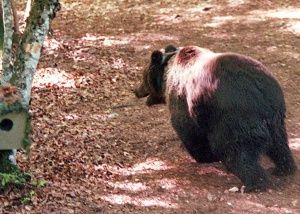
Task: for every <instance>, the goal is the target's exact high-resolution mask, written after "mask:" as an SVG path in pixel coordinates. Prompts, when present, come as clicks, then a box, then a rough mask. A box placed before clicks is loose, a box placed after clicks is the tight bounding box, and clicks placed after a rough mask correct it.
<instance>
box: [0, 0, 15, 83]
mask: <svg viewBox="0 0 300 214" xmlns="http://www.w3.org/2000/svg"><path fill="white" fill-rule="evenodd" d="M2 7H3V9H2V10H3V16H4V19H3V26H4V38H3V62H2V63H3V66H2V67H3V69H2V79H1V85H4V84H7V83H8V82H9V79H10V77H11V75H12V66H11V58H12V56H11V55H12V37H13V29H12V14H11V5H10V0H3V3H2Z"/></svg>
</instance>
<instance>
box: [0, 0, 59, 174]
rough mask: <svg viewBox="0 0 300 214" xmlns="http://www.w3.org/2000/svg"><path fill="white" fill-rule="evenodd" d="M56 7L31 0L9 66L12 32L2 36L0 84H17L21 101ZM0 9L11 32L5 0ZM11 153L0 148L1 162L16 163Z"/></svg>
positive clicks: (48, 0) (52, 1) (55, 1)
mask: <svg viewBox="0 0 300 214" xmlns="http://www.w3.org/2000/svg"><path fill="white" fill-rule="evenodd" d="M59 9H60V4H59V0H34V3H33V5H32V9H31V11H30V15H29V18H28V19H27V23H26V28H25V31H24V33H23V35H22V37H21V42H20V44H19V47H18V49H17V52H16V57H15V62H14V64H13V66H11V45H12V38H11V37H12V35H10V34H8V35H6V37H4V43H6V46H8V47H9V46H10V51H9V48H7V50H6V54H5V55H6V56H5V59H4V56H3V71H2V80H1V84H4V83H8V82H9V83H10V84H12V85H14V86H17V87H18V89H19V92H20V94H21V96H22V98H23V101H24V102H25V103H27V104H29V101H30V94H31V85H32V80H33V76H34V73H35V70H36V67H37V64H38V61H39V58H40V54H41V49H42V46H43V42H44V40H45V38H46V36H47V35H48V32H49V29H50V24H51V21H52V20H53V18H54V17H55V14H56V12H57V11H58V10H59ZM3 13H4V17H5V18H4V20H5V21H4V22H5V34H6V32H7V31H11V32H12V21H11V7H10V2H9V0H3ZM6 28H8V29H6ZM7 33H9V32H7ZM6 46H5V47H6ZM3 52H5V51H3ZM15 157H16V156H15V150H9V151H7V150H2V151H0V162H1V163H10V165H12V166H13V165H16V163H15V162H16V161H15ZM8 168H9V167H8ZM0 172H1V169H0Z"/></svg>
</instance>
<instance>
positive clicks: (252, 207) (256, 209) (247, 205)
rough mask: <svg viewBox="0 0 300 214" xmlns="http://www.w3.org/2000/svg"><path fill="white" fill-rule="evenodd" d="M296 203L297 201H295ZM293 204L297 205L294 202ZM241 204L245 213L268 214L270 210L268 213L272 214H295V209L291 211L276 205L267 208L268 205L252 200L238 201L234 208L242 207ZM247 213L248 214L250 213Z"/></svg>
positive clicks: (234, 203)
mask: <svg viewBox="0 0 300 214" xmlns="http://www.w3.org/2000/svg"><path fill="white" fill-rule="evenodd" d="M295 201H297V200H296V199H295ZM292 203H295V202H294V201H293V202H292ZM240 204H243V209H242V210H244V211H245V212H247V211H248V212H249V211H250V213H262V212H264V211H265V212H266V211H267V210H268V212H271V213H290V214H292V213H295V212H294V211H295V210H294V209H290V208H285V207H281V206H278V205H275V206H273V207H272V206H266V205H263V204H261V203H258V202H254V201H251V200H242V201H240V200H237V201H236V202H232V206H240ZM248 212H247V213H248Z"/></svg>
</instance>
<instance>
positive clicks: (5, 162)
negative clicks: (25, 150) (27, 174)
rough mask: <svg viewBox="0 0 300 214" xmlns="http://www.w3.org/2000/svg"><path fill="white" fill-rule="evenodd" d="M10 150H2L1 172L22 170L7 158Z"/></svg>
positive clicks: (0, 153) (0, 158) (0, 157)
mask: <svg viewBox="0 0 300 214" xmlns="http://www.w3.org/2000/svg"><path fill="white" fill-rule="evenodd" d="M9 153H10V150H2V151H1V152H0V172H1V173H19V172H20V170H19V169H18V167H17V166H16V165H12V164H11V162H10V160H9V159H8V158H7V157H8V155H9Z"/></svg>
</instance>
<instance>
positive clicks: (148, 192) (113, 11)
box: [0, 0, 300, 214]
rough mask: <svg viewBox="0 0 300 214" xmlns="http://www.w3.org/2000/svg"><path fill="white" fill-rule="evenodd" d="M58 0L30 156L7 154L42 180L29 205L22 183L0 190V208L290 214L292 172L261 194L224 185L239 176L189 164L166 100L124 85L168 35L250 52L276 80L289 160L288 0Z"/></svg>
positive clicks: (172, 40) (299, 101)
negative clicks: (150, 103) (151, 100)
mask: <svg viewBox="0 0 300 214" xmlns="http://www.w3.org/2000/svg"><path fill="white" fill-rule="evenodd" d="M61 3H62V9H61V11H60V12H59V13H58V15H57V17H56V18H55V20H54V21H53V24H52V29H53V35H52V36H51V37H49V38H48V39H47V40H46V41H45V46H44V50H43V55H42V57H41V60H40V63H39V67H38V70H37V72H36V76H35V80H34V86H33V89H32V103H31V110H30V111H31V114H32V116H33V118H32V125H33V127H34V133H33V135H32V141H33V146H32V151H31V157H30V161H28V160H27V157H26V155H25V154H24V152H22V151H19V152H18V165H19V167H20V168H21V169H22V170H24V171H26V172H29V173H31V174H33V175H34V176H35V178H37V179H41V180H46V181H47V184H46V186H45V187H36V188H35V189H33V191H34V194H33V195H32V196H31V201H30V202H29V203H21V200H22V199H23V198H24V197H26V196H28V195H29V194H30V193H29V191H30V189H26V188H21V189H14V190H12V191H8V192H5V193H3V194H1V195H0V199H1V200H0V211H1V212H2V213H172V214H173V213H300V172H299V171H298V172H297V173H296V174H295V175H294V176H289V177H276V176H273V175H271V174H270V173H269V174H270V180H271V181H272V183H271V185H270V188H269V189H268V190H267V191H266V192H258V193H249V194H248V193H241V192H236V190H237V188H239V187H240V186H241V185H242V183H241V181H240V180H239V179H238V178H237V177H235V176H234V175H232V174H229V173H228V172H227V171H226V170H225V168H224V167H223V165H222V163H213V164H197V163H196V162H195V161H194V160H193V159H192V158H191V157H190V156H189V155H188V153H187V152H186V151H185V150H184V149H183V148H182V147H181V146H180V145H181V143H180V141H179V139H178V138H177V136H176V134H175V132H174V130H173V129H172V127H171V125H170V122H169V114H168V110H167V108H166V106H163V105H158V106H154V107H151V108H148V107H146V105H145V99H142V100H137V99H136V98H135V97H134V95H133V93H132V90H133V89H134V88H135V86H136V85H137V84H138V83H139V82H140V80H141V72H142V69H143V66H144V65H145V64H146V63H147V61H148V60H149V57H150V54H151V52H152V51H153V50H155V49H161V48H164V47H165V46H167V45H168V44H173V45H176V46H186V45H198V46H201V47H205V48H208V49H211V50H213V51H215V52H236V53H240V54H244V55H247V56H250V57H252V58H254V59H257V60H259V61H261V62H262V63H263V64H264V65H265V66H267V67H268V68H269V69H270V70H271V71H272V72H273V73H274V75H275V76H276V78H277V79H278V81H279V83H280V84H281V86H282V88H283V90H284V93H285V97H286V103H287V118H286V125H287V130H288V134H289V139H290V147H291V149H292V152H293V155H294V158H295V160H296V163H297V165H298V166H299V167H300V132H299V130H300V110H299V108H300V69H299V67H300V1H299V0H289V1H283V0H273V1H259V0H251V1H250V0H226V1H221V0H206V1H204V0H203V1H194V0H180V1H179V0H164V1H154V0H122V1H119V0H109V1H95V0H81V1H73V0H64V1H61ZM21 6H22V7H24V5H21V4H20V7H21ZM20 15H21V16H22V14H20ZM262 164H263V166H264V167H265V168H270V167H272V166H273V164H272V163H271V162H270V161H269V160H268V159H266V158H263V159H262Z"/></svg>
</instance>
